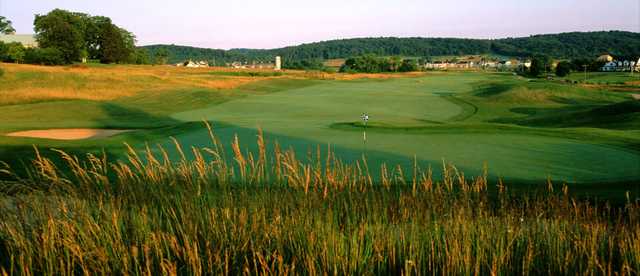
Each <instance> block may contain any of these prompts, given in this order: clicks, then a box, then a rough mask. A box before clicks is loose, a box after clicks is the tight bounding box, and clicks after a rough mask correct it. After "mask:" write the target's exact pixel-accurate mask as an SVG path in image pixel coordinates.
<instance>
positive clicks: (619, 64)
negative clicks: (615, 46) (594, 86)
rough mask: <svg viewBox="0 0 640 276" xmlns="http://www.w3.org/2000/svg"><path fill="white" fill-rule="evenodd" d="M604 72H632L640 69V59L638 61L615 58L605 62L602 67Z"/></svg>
mask: <svg viewBox="0 0 640 276" xmlns="http://www.w3.org/2000/svg"><path fill="white" fill-rule="evenodd" d="M600 71H602V72H631V71H640V59H638V61H629V60H622V61H620V60H613V61H609V62H607V63H605V64H604V65H603V66H602V67H601V68H600Z"/></svg>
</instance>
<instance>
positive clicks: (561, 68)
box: [556, 61, 571, 77]
mask: <svg viewBox="0 0 640 276" xmlns="http://www.w3.org/2000/svg"><path fill="white" fill-rule="evenodd" d="M570 73H571V63H569V62H568V61H562V62H560V63H558V65H557V66H556V76H558V77H566V76H567V75H569V74H570Z"/></svg>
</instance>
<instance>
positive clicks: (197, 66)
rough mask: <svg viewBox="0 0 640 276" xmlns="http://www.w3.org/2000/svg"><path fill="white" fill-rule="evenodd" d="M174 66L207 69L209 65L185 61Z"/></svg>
mask: <svg viewBox="0 0 640 276" xmlns="http://www.w3.org/2000/svg"><path fill="white" fill-rule="evenodd" d="M176 66H178V67H182V66H184V67H187V68H201V67H209V63H208V62H206V61H193V60H189V61H185V62H183V63H178V64H176Z"/></svg>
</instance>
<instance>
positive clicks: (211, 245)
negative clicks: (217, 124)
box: [0, 134, 640, 275]
mask: <svg viewBox="0 0 640 276" xmlns="http://www.w3.org/2000/svg"><path fill="white" fill-rule="evenodd" d="M210 137H211V142H212V146H211V147H208V148H192V149H191V151H192V152H193V154H195V156H197V158H195V160H188V159H187V158H186V157H183V158H181V159H179V160H170V159H169V157H168V156H167V155H166V154H163V153H162V152H164V151H161V153H160V154H156V153H154V152H153V151H151V150H150V149H149V150H147V151H145V152H136V151H134V150H133V149H130V153H129V159H128V161H127V162H110V161H108V160H107V158H106V157H101V156H99V155H98V156H96V155H87V156H86V158H77V157H74V156H70V155H68V154H65V153H64V152H59V154H60V157H61V158H62V159H63V160H64V162H62V163H58V164H61V165H59V166H57V165H55V164H54V162H53V161H52V160H50V159H47V158H45V157H43V156H42V155H40V154H39V152H37V156H36V158H35V159H34V161H33V163H32V166H30V167H29V168H28V170H29V171H30V174H29V177H26V178H19V177H17V176H16V175H15V174H14V172H13V170H11V169H9V168H6V169H3V170H2V171H0V172H1V173H2V174H4V175H5V176H7V177H10V178H13V180H11V181H4V182H0V184H1V185H0V188H1V189H0V191H2V197H1V202H2V204H0V236H1V237H2V242H1V243H0V256H1V258H0V259H1V260H2V261H1V262H0V270H1V271H2V272H4V273H9V274H25V275H29V274H49V275H51V274H55V275H67V274H114V273H117V274H170V275H175V274H203V273H207V274H240V273H246V274H325V273H326V274H416V273H417V274H427V273H428V274H431V273H437V274H493V275H496V274H554V275H555V274H619V275H634V274H637V273H638V272H639V271H640V203H639V202H633V201H632V200H631V199H630V198H628V199H627V201H626V203H624V204H621V205H618V206H611V205H609V204H603V203H599V202H589V201H581V200H577V199H574V198H572V197H571V196H570V194H569V192H568V190H567V187H566V186H564V187H554V185H553V184H552V183H551V182H547V183H541V184H542V186H543V187H544V192H540V193H530V194H520V195H517V196H516V195H514V194H512V193H511V192H509V189H508V188H507V187H506V186H505V185H504V184H503V183H502V182H498V183H497V191H496V192H495V193H491V192H489V187H490V186H493V184H490V183H488V181H487V179H486V173H485V174H483V175H480V176H478V177H468V176H465V175H464V173H462V172H460V171H458V170H457V169H456V168H455V167H453V166H451V165H444V166H443V172H442V173H443V177H442V178H441V179H434V178H432V175H433V172H432V170H431V169H430V168H420V167H418V166H417V165H414V166H413V167H409V168H406V167H405V168H402V167H386V166H383V168H382V170H381V177H380V179H381V181H380V183H373V182H372V181H371V179H372V177H371V175H370V173H369V168H368V166H367V161H366V160H364V159H363V160H362V161H360V162H356V163H354V164H345V163H343V162H342V161H341V160H340V159H339V158H337V157H336V156H335V155H333V154H331V151H330V150H328V151H327V152H329V154H327V155H325V156H321V154H319V152H320V151H319V150H318V154H312V155H311V156H309V158H307V160H308V161H300V160H299V159H298V158H297V157H296V155H295V153H294V152H293V151H281V150H280V149H279V146H278V145H277V144H275V145H273V147H274V149H275V150H274V153H273V155H268V154H267V152H268V151H267V150H266V148H267V146H266V144H265V140H264V138H263V136H262V135H258V139H257V148H258V150H257V152H255V154H254V153H252V152H246V151H243V150H242V149H241V146H240V144H239V142H238V140H237V139H234V141H233V142H232V149H233V150H232V152H229V153H228V154H225V152H223V151H222V148H221V147H220V145H221V142H220V141H219V140H218V139H217V137H216V136H214V135H213V134H211V136H210ZM175 146H176V148H177V150H178V151H179V152H181V153H182V152H183V149H182V147H181V146H180V145H179V144H176V145H175ZM183 156H184V155H183ZM205 156H207V157H208V158H210V159H208V158H206V157H205ZM207 160H209V161H207ZM558 188H559V190H554V189H558Z"/></svg>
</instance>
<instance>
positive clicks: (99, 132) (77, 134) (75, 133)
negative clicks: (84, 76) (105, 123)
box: [6, 128, 133, 140]
mask: <svg viewBox="0 0 640 276" xmlns="http://www.w3.org/2000/svg"><path fill="white" fill-rule="evenodd" d="M128 131H133V130H132V129H92V128H68V129H42V130H27V131H18V132H12V133H8V134H6V136H11V137H28V138H42V139H54V140H82V139H95V138H106V137H111V136H114V135H117V134H120V133H124V132H128Z"/></svg>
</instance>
